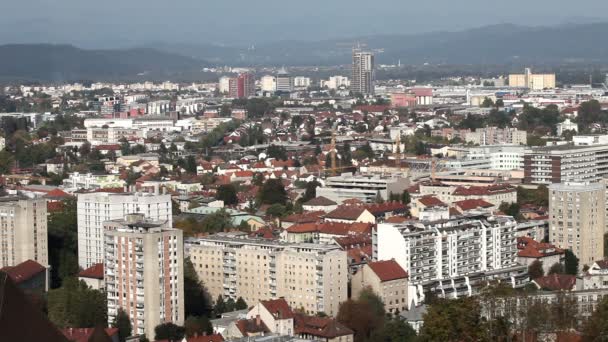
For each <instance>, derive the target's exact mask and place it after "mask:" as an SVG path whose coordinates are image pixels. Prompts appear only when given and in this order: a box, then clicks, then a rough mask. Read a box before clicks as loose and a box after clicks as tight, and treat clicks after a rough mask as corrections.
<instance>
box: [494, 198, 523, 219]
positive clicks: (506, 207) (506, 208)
mask: <svg viewBox="0 0 608 342" xmlns="http://www.w3.org/2000/svg"><path fill="white" fill-rule="evenodd" d="M498 210H500V211H502V212H503V213H505V214H506V215H509V216H513V217H518V216H520V214H519V210H520V207H519V204H517V203H507V202H502V203H501V204H500V206H499V207H498Z"/></svg>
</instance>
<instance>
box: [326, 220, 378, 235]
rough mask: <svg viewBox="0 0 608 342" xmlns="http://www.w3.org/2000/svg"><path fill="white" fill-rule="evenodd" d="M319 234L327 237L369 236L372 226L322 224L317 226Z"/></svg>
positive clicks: (339, 223) (341, 223)
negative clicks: (354, 234)
mask: <svg viewBox="0 0 608 342" xmlns="http://www.w3.org/2000/svg"><path fill="white" fill-rule="evenodd" d="M318 229H319V233H322V234H329V235H348V234H353V233H356V234H364V233H365V234H371V232H372V225H371V224H370V223H363V222H354V223H343V222H323V223H321V224H320V225H319V226H318Z"/></svg>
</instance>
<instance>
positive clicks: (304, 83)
mask: <svg viewBox="0 0 608 342" xmlns="http://www.w3.org/2000/svg"><path fill="white" fill-rule="evenodd" d="M311 83H312V80H311V79H310V77H304V76H296V77H294V79H293V85H294V87H300V88H308V87H310V84H311Z"/></svg>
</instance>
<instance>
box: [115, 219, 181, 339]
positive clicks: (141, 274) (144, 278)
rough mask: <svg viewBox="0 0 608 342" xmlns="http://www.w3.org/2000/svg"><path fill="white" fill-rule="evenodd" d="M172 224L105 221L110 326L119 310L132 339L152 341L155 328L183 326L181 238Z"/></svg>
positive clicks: (132, 220) (142, 221) (128, 220)
mask: <svg viewBox="0 0 608 342" xmlns="http://www.w3.org/2000/svg"><path fill="white" fill-rule="evenodd" d="M182 234H183V233H182V231H181V230H179V229H175V228H171V221H167V220H160V221H157V220H147V219H145V218H144V215H142V214H129V215H127V216H125V219H118V220H112V221H106V222H104V239H103V242H104V256H105V258H104V273H105V288H106V291H107V300H108V323H109V324H110V323H111V322H113V321H114V319H115V317H116V315H117V314H118V309H119V308H121V309H123V310H124V311H125V312H126V313H127V314H128V315H129V318H130V319H131V326H132V327H133V334H145V335H146V336H147V337H148V338H150V339H152V338H154V328H155V327H156V326H157V325H159V324H162V323H167V322H171V323H174V324H177V325H183V323H184V320H185V317H184V315H185V314H184V249H183V242H184V241H183V235H182Z"/></svg>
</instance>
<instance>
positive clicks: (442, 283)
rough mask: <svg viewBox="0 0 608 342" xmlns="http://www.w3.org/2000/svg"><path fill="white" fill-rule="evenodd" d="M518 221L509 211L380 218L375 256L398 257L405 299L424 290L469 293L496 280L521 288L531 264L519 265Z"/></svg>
mask: <svg viewBox="0 0 608 342" xmlns="http://www.w3.org/2000/svg"><path fill="white" fill-rule="evenodd" d="M516 226H517V222H516V221H515V219H513V218H512V217H510V216H490V215H488V214H477V215H475V214H470V215H466V216H460V217H456V218H451V219H448V220H440V221H435V222H429V221H427V222H422V221H411V222H407V223H403V224H392V223H381V224H379V225H378V228H377V230H374V231H373V236H372V246H373V259H374V260H391V259H395V261H397V263H399V265H400V266H401V267H402V268H403V269H404V270H406V271H407V272H408V275H409V286H408V297H407V298H408V300H410V301H412V300H413V301H414V302H415V304H418V303H420V302H421V301H422V300H424V293H425V292H426V291H432V292H434V293H436V294H438V295H440V296H442V297H446V298H456V297H460V296H470V295H472V294H474V293H475V291H476V288H477V287H478V286H479V285H482V284H484V285H485V284H486V282H487V281H490V280H492V279H500V280H503V281H507V282H508V283H509V284H510V285H512V286H517V287H519V286H523V285H524V284H525V282H526V281H527V274H526V271H527V268H526V266H520V265H518V264H517V237H516Z"/></svg>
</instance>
